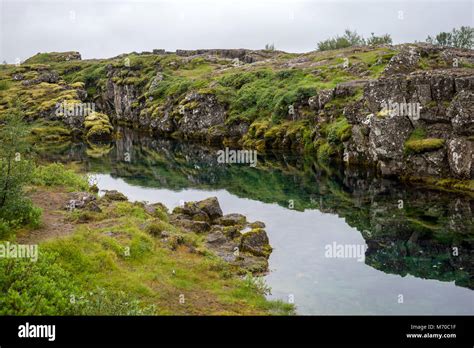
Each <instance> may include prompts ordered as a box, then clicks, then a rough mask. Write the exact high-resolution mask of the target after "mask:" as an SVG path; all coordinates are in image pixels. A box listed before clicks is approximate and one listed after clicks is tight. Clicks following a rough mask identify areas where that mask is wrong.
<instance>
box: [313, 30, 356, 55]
mask: <svg viewBox="0 0 474 348" xmlns="http://www.w3.org/2000/svg"><path fill="white" fill-rule="evenodd" d="M361 45H365V39H364V38H363V37H362V36H360V35H359V34H357V32H356V31H351V30H350V29H346V30H345V31H344V35H343V36H335V37H333V38H330V39H327V40H324V41H320V42H319V43H318V50H320V51H327V50H335V49H338V48H346V47H351V46H361Z"/></svg>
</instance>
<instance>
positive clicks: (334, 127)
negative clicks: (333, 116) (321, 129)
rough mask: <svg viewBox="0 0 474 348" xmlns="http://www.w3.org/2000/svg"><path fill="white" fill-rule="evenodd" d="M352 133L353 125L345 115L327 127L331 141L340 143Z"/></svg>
mask: <svg viewBox="0 0 474 348" xmlns="http://www.w3.org/2000/svg"><path fill="white" fill-rule="evenodd" d="M351 134H352V126H351V125H350V124H349V123H348V122H347V119H346V118H345V117H343V116H342V117H339V118H338V119H337V120H335V121H334V122H333V123H331V124H329V125H328V127H327V138H328V141H329V142H330V143H333V144H338V143H342V142H344V141H347V140H348V139H349V138H350V137H351Z"/></svg>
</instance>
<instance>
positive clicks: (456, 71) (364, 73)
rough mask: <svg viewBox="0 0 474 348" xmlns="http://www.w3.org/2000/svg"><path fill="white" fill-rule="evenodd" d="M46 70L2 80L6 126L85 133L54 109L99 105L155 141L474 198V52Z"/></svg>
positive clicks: (244, 57) (153, 57) (92, 64)
mask: <svg viewBox="0 0 474 348" xmlns="http://www.w3.org/2000/svg"><path fill="white" fill-rule="evenodd" d="M76 58H77V57H76ZM41 61H42V62H43V63H42V64H22V65H20V66H16V67H14V66H7V67H4V68H3V70H2V74H1V80H0V81H1V82H2V83H4V85H7V88H5V90H6V92H8V93H7V94H6V97H5V98H3V97H2V100H1V103H0V115H1V113H4V112H7V110H8V107H9V105H10V103H11V101H12V100H13V99H14V97H15V96H20V97H22V99H23V102H24V103H26V105H27V109H28V110H29V113H28V115H29V116H30V117H32V118H33V119H38V118H46V119H49V120H52V121H58V122H63V123H66V125H67V126H68V127H71V126H73V128H76V129H80V128H81V125H83V124H84V120H83V119H80V118H79V119H80V121H79V122H77V118H75V117H74V114H71V115H72V116H73V117H69V118H65V117H63V116H62V115H59V116H58V114H57V112H56V107H57V103H58V102H63V101H68V102H69V103H73V104H74V103H84V102H91V103H93V105H94V106H95V107H96V109H97V110H95V111H100V112H101V113H105V114H107V115H108V116H109V118H110V120H111V122H112V123H113V124H119V123H125V124H128V125H130V126H132V127H135V128H140V129H145V130H149V131H151V132H152V133H153V134H155V136H157V137H161V136H167V137H168V136H169V137H174V138H178V139H185V140H192V141H199V142H203V143H209V144H219V145H221V144H224V145H226V146H227V145H232V146H236V147H250V148H256V149H257V150H259V151H266V150H268V149H275V148H276V149H283V150H286V151H292V152H298V153H301V154H303V153H307V154H309V155H310V156H314V157H317V158H318V159H319V160H320V161H323V162H330V161H341V162H342V161H344V162H345V163H346V165H353V164H354V165H368V166H373V167H375V168H376V169H377V171H378V172H379V173H380V174H381V175H383V176H397V177H401V178H408V179H410V180H424V181H429V182H430V183H435V184H437V185H443V186H445V187H449V188H455V189H467V190H473V185H472V179H473V175H474V167H473V151H474V117H473V111H474V110H473V109H474V103H473V101H474V73H473V72H474V52H473V51H472V50H461V49H454V48H440V47H436V46H431V45H426V44H416V45H414V44H408V45H399V46H379V47H355V48H348V49H343V50H336V51H327V52H310V53H306V54H289V53H285V52H277V51H250V50H195V51H177V52H176V53H170V52H165V51H163V50H155V51H154V52H151V53H142V54H131V55H121V56H119V57H116V58H113V59H109V60H93V61H77V60H74V61H60V62H58V61H57V59H56V60H54V61H51V62H50V63H44V61H45V58H44V56H42V60H41ZM103 118H104V117H102V119H103ZM72 119H75V120H76V121H75V122H72V121H71V120H72ZM105 126H106V127H107V128H108V125H107V124H105ZM99 134H101V133H100V132H99ZM441 179H445V180H441ZM459 180H464V181H463V182H460V181H459Z"/></svg>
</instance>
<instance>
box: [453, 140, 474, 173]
mask: <svg viewBox="0 0 474 348" xmlns="http://www.w3.org/2000/svg"><path fill="white" fill-rule="evenodd" d="M447 148H448V161H449V167H450V169H451V172H452V173H453V174H454V176H455V177H457V178H460V179H470V178H472V177H473V169H474V167H473V165H472V161H473V154H474V151H473V150H474V142H473V141H472V140H467V139H464V138H454V139H451V140H449V141H448V143H447Z"/></svg>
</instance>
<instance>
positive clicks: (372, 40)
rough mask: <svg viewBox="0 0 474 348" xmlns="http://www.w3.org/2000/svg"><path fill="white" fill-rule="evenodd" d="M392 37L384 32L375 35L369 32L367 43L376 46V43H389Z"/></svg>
mask: <svg viewBox="0 0 474 348" xmlns="http://www.w3.org/2000/svg"><path fill="white" fill-rule="evenodd" d="M391 44H392V37H391V36H390V34H385V35H382V36H375V35H374V33H371V35H370V37H369V38H368V39H367V45H369V46H376V45H391Z"/></svg>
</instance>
